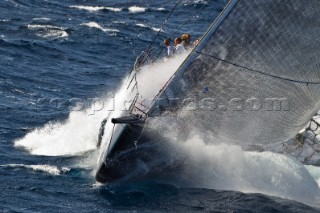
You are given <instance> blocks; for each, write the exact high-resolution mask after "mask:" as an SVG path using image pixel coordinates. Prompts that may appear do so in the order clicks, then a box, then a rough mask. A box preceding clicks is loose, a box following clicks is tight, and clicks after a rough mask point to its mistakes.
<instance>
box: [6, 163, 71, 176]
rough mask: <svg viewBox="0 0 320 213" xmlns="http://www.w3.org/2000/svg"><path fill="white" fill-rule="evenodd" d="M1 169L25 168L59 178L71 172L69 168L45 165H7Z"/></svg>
mask: <svg viewBox="0 0 320 213" xmlns="http://www.w3.org/2000/svg"><path fill="white" fill-rule="evenodd" d="M0 167H4V168H25V169H30V170H33V171H37V172H45V173H48V174H50V175H54V176H58V175H61V174H64V173H67V172H69V171H70V169H69V168H67V167H56V166H50V165H45V164H41V165H25V164H7V165H0Z"/></svg>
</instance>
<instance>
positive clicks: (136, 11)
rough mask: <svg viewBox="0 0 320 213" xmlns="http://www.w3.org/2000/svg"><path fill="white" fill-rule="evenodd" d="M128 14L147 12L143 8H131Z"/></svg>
mask: <svg viewBox="0 0 320 213" xmlns="http://www.w3.org/2000/svg"><path fill="white" fill-rule="evenodd" d="M128 10H129V12H130V13H143V12H145V11H146V10H147V8H145V7H138V6H132V7H129V8H128Z"/></svg>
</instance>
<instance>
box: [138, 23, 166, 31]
mask: <svg viewBox="0 0 320 213" xmlns="http://www.w3.org/2000/svg"><path fill="white" fill-rule="evenodd" d="M136 26H138V27H142V28H149V29H151V30H153V31H155V32H158V31H159V30H160V28H156V27H150V26H147V25H145V24H141V23H138V24H136ZM161 31H162V32H164V31H163V30H161Z"/></svg>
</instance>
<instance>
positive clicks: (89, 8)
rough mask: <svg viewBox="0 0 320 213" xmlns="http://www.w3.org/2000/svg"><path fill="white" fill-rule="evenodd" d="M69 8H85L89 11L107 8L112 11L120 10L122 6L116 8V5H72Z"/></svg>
mask: <svg viewBox="0 0 320 213" xmlns="http://www.w3.org/2000/svg"><path fill="white" fill-rule="evenodd" d="M70 8H76V9H79V10H87V11H89V12H97V11H100V10H108V11H112V12H121V11H122V8H116V7H102V6H81V5H72V6H70Z"/></svg>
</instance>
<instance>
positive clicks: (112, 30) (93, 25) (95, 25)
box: [81, 22, 119, 32]
mask: <svg viewBox="0 0 320 213" xmlns="http://www.w3.org/2000/svg"><path fill="white" fill-rule="evenodd" d="M81 25H82V26H87V27H91V28H96V29H99V30H102V31H103V32H119V30H117V29H109V28H103V27H102V26H101V25H100V24H98V23H96V22H88V23H82V24H81Z"/></svg>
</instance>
